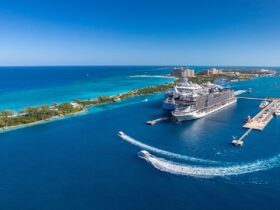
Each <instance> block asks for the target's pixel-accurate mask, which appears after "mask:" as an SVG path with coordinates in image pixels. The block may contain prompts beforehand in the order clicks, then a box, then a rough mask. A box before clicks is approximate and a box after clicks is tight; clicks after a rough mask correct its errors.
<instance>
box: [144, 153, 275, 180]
mask: <svg viewBox="0 0 280 210" xmlns="http://www.w3.org/2000/svg"><path fill="white" fill-rule="evenodd" d="M141 158H143V159H145V160H146V161H147V162H149V163H151V164H152V165H153V166H154V167H155V168H157V169H158V170H160V171H164V172H168V173H171V174H175V175H184V176H195V177H203V178H210V177H217V176H233V175H240V174H247V173H253V172H257V171H265V170H268V169H271V168H275V167H278V166H280V155H276V156H273V157H272V158H269V159H264V160H258V161H255V162H249V163H243V164H241V165H231V166H210V167H207V166H205V167H202V166H192V165H186V164H181V163H175V162H172V161H168V160H165V159H162V158H158V157H155V156H153V155H150V154H149V155H147V156H145V157H141Z"/></svg>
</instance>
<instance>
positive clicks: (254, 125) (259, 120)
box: [243, 100, 280, 131]
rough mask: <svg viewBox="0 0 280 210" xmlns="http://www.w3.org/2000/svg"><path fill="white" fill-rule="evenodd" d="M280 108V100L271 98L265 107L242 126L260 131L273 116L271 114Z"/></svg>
mask: <svg viewBox="0 0 280 210" xmlns="http://www.w3.org/2000/svg"><path fill="white" fill-rule="evenodd" d="M278 109H280V100H273V101H272V102H271V103H270V104H269V105H268V106H267V107H265V108H264V109H262V110H261V111H260V112H259V113H258V114H257V115H256V116H255V117H253V118H252V119H250V120H249V121H248V122H246V124H245V125H244V126H243V128H249V129H255V130H260V131H262V130H263V129H264V128H265V126H266V125H267V124H268V123H269V122H270V121H271V119H272V118H273V114H274V113H275V112H276V111H277V110H278Z"/></svg>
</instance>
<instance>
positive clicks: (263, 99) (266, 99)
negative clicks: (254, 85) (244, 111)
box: [236, 96, 280, 101]
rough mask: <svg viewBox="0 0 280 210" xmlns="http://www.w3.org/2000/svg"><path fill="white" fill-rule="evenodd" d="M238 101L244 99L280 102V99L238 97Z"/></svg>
mask: <svg viewBox="0 0 280 210" xmlns="http://www.w3.org/2000/svg"><path fill="white" fill-rule="evenodd" d="M236 98H237V99H244V100H257V101H277V100H280V98H269V97H268V98H254V97H241V96H238V97H236Z"/></svg>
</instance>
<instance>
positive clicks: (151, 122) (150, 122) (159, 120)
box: [146, 117, 168, 125]
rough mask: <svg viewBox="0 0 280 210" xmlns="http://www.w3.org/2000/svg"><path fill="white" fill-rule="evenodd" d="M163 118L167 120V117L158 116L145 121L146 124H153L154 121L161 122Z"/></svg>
mask: <svg viewBox="0 0 280 210" xmlns="http://www.w3.org/2000/svg"><path fill="white" fill-rule="evenodd" d="M165 120H168V117H160V118H157V119H154V120H149V121H147V122H146V124H148V125H155V124H156V123H158V122H161V121H165Z"/></svg>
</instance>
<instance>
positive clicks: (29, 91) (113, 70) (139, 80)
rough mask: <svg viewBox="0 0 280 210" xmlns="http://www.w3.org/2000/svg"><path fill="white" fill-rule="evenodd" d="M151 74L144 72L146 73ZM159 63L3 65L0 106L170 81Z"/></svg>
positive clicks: (57, 100) (89, 96) (93, 95)
mask: <svg viewBox="0 0 280 210" xmlns="http://www.w3.org/2000/svg"><path fill="white" fill-rule="evenodd" d="M147 72H148V74H149V75H147V76H145V74H147ZM169 72H170V68H160V67H134V68H133V71H131V69H130V68H129V67H78V68H75V67H51V68H46V67H37V68H36V67H11V68H0V78H1V81H0V88H1V94H0V110H1V109H12V110H19V109H22V108H25V107H26V106H36V105H42V104H51V103H53V102H55V103H61V102H65V101H73V100H74V99H92V98H96V97H98V96H101V95H114V94H117V93H123V92H126V91H129V90H132V89H137V88H142V87H145V86H150V85H157V84H163V83H165V82H171V81H173V79H169V78H160V77H157V76H158V75H164V74H165V73H169Z"/></svg>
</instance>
